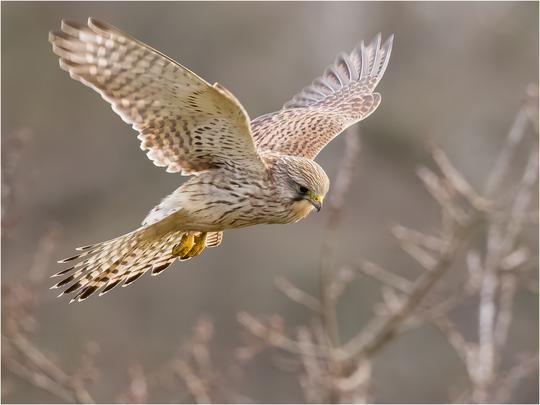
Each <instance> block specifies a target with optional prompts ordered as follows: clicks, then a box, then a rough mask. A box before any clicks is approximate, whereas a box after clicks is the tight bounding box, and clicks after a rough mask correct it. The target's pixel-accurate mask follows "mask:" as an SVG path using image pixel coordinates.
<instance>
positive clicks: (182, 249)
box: [172, 233, 193, 259]
mask: <svg viewBox="0 0 540 405" xmlns="http://www.w3.org/2000/svg"><path fill="white" fill-rule="evenodd" d="M191 248H193V234H192V233H185V234H183V235H182V239H180V242H179V243H178V244H176V245H175V246H174V247H173V249H172V254H173V256H174V257H180V259H184V258H185V257H184V256H186V255H187V254H188V253H189V252H190V250H191Z"/></svg>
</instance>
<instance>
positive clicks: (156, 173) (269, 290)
mask: <svg viewBox="0 0 540 405" xmlns="http://www.w3.org/2000/svg"><path fill="white" fill-rule="evenodd" d="M1 7H2V9H1V11H2V27H1V30H2V101H3V102H2V158H3V162H6V157H7V154H8V153H10V151H11V150H12V148H11V146H10V145H11V144H10V143H9V142H10V140H12V141H13V140H14V139H22V141H21V142H19V141H17V142H19V143H17V145H18V146H17V153H18V154H19V155H20V157H19V164H18V165H17V166H16V168H14V169H13V170H11V171H9V172H7V171H6V168H5V167H3V169H4V173H3V176H4V175H7V174H9V176H10V179H9V180H10V187H9V188H6V187H3V189H2V194H3V215H4V214H5V215H6V217H7V220H6V221H4V220H3V224H2V225H3V234H2V283H3V285H6V284H8V283H14V282H17V281H18V280H20V279H22V278H23V277H26V276H27V273H28V269H29V268H30V267H31V266H32V265H33V263H34V262H35V260H36V258H35V257H34V256H35V254H36V251H37V247H38V244H39V242H40V240H41V239H42V238H43V235H44V234H46V233H47V232H48V231H49V230H50V229H51V226H53V227H54V229H55V232H58V233H57V239H56V243H55V245H54V250H53V251H52V253H51V255H50V256H47V257H46V260H47V261H48V262H47V263H42V265H43V266H45V265H47V266H48V267H47V270H46V271H47V273H50V274H52V273H54V272H56V271H59V270H60V269H61V268H60V267H59V266H58V265H56V264H55V260H56V259H58V258H62V257H67V256H71V255H72V254H73V248H74V247H76V246H81V245H86V244H89V243H93V242H98V241H101V240H106V239H110V238H112V237H115V236H118V235H121V234H123V233H126V232H128V231H130V230H132V229H134V228H135V227H137V226H138V225H139V224H140V222H141V221H142V219H143V218H144V217H145V215H146V214H147V212H148V211H149V210H150V209H151V208H152V207H153V206H154V205H155V204H157V203H158V202H159V201H160V199H161V198H163V197H164V196H166V195H167V194H169V193H170V192H172V191H173V190H174V189H176V188H177V187H178V186H179V184H181V182H182V181H184V178H181V177H180V176H178V175H173V174H166V173H165V172H164V170H163V169H162V168H158V167H155V166H153V165H152V163H151V162H150V161H149V160H148V159H147V158H146V156H145V154H144V153H141V151H140V149H139V142H138V140H137V139H136V134H135V133H134V131H133V130H132V129H131V128H130V127H128V126H127V125H125V124H124V123H123V122H122V120H121V119H120V118H119V117H118V116H116V115H115V114H114V113H113V112H112V110H111V109H110V106H109V105H108V104H107V103H105V102H104V101H102V100H101V99H100V97H99V95H97V94H96V93H94V92H93V91H92V90H90V89H89V88H86V87H85V86H83V85H81V84H80V83H78V82H75V81H73V80H71V79H70V78H69V76H68V75H67V74H66V73H65V72H63V71H61V70H60V69H59V67H58V60H57V57H56V56H54V55H53V53H52V51H51V49H50V48H51V47H50V45H49V43H48V41H47V34H48V31H49V30H54V29H59V27H60V20H61V19H69V20H75V21H81V22H84V21H85V20H86V19H87V18H88V16H94V17H96V18H98V19H102V20H104V21H107V22H109V23H111V24H113V25H115V26H117V27H119V28H121V29H123V30H125V31H127V32H129V33H131V34H132V35H134V36H135V37H137V38H139V39H140V40H142V41H144V42H145V43H148V44H149V45H151V46H152V47H154V48H156V49H158V50H160V51H162V52H163V53H165V54H167V55H168V56H170V57H172V58H173V59H175V60H177V61H179V62H180V63H181V64H183V65H185V66H186V67H188V68H189V69H191V70H193V71H194V72H196V73H197V74H199V75H200V76H202V77H203V78H205V79H206V80H208V81H209V82H211V83H213V82H220V83H222V84H223V85H224V86H225V87H226V88H228V89H229V90H230V91H232V92H233V93H234V94H235V95H236V96H237V98H238V99H239V100H240V101H241V102H242V103H243V105H244V106H245V108H246V110H247V111H248V114H249V115H250V116H251V117H257V116H258V115H261V114H264V113H267V112H270V111H274V110H277V109H279V108H280V106H281V105H282V104H283V103H284V102H285V101H287V100H288V99H289V98H291V97H292V96H293V95H294V94H295V93H296V92H297V91H299V90H300V89H301V88H302V87H303V86H305V85H307V84H309V83H310V82H311V81H312V80H313V79H314V78H315V77H317V76H318V75H320V74H321V73H322V72H323V70H324V68H325V67H326V66H327V65H328V64H330V63H331V62H332V61H333V60H334V58H335V56H336V55H337V54H338V53H339V52H341V51H349V50H351V49H352V48H353V47H354V46H355V45H356V44H357V43H358V42H359V41H360V40H362V39H365V40H370V39H371V38H372V37H373V36H374V35H375V34H377V33H378V32H381V33H382V35H383V38H385V37H387V36H388V35H390V34H392V33H394V34H395V41H394V48H393V53H392V58H391V60H390V65H389V67H388V69H387V71H386V74H385V76H384V78H383V80H382V82H381V83H380V85H379V87H378V90H379V91H380V92H381V93H382V95H383V101H382V104H381V106H380V107H379V109H378V110H377V111H376V112H375V113H374V114H373V115H372V116H371V117H370V118H369V119H367V120H366V121H365V122H362V123H361V126H360V128H361V134H362V151H361V155H360V161H359V170H358V174H357V176H356V177H355V179H354V184H353V186H352V189H351V192H350V193H349V194H348V195H347V199H346V206H345V212H344V215H345V221H344V223H343V225H342V226H341V227H340V228H339V230H338V232H337V240H338V248H337V249H338V253H339V257H340V263H341V264H346V263H356V262H359V261H360V260H361V259H364V258H366V259H369V260H371V261H374V262H377V263H380V264H382V265H384V266H385V267H387V268H392V269H397V270H398V272H399V273H400V274H401V275H403V276H404V277H411V276H414V275H416V274H417V273H415V264H414V262H412V261H411V260H408V259H405V258H404V256H403V254H402V253H401V252H400V250H399V246H398V245H397V244H396V243H395V241H394V240H393V238H392V236H391V235H390V232H389V227H390V225H392V224H394V223H400V224H403V225H405V226H410V227H413V228H417V229H421V230H423V231H425V232H430V231H434V230H436V229H437V227H438V214H437V206H436V205H435V204H434V203H433V202H432V200H431V199H430V197H429V195H428V194H427V193H426V192H425V190H424V189H423V187H422V185H421V183H420V181H419V180H418V178H417V177H416V174H415V170H416V168H417V166H418V165H420V164H425V163H427V162H428V161H429V154H428V153H427V151H426V143H427V142H428V141H430V140H434V141H436V142H437V143H438V144H439V145H441V146H442V148H443V149H444V150H445V151H446V152H447V154H448V155H449V157H450V158H451V160H452V162H453V163H454V164H455V166H457V167H458V168H459V169H460V170H461V171H462V173H463V174H464V175H465V176H466V177H467V178H468V179H469V180H470V182H471V183H472V185H473V186H479V185H481V184H482V183H483V181H484V180H485V178H486V176H487V174H488V173H489V171H490V169H491V166H492V164H493V161H494V159H495V157H496V155H497V153H498V151H499V149H500V147H501V145H502V143H503V140H504V137H505V136H506V134H507V132H508V130H509V128H510V126H511V124H512V122H513V120H514V117H515V115H516V112H517V111H518V109H519V108H520V105H521V102H522V100H523V97H524V92H525V88H526V86H527V84H529V83H537V82H538V3H534V2H530V3H520V2H497V3H495V2H493V3H490V2H471V3H462V2H459V3H417V2H403V3H401V2H400V3H392V2H382V3H375V2H373V3H352V2H347V3H341V2H331V3H330V2H329V3H326V2H317V3H266V2H261V3H257V4H255V3H245V2H239V3H226V2H219V3H182V2H179V3H175V2H163V3H145V2H136V3H115V2H110V3H109V2H100V3H88V2H85V3H70V2H62V3H32V2H25V3H5V2H4V3H2V6H1ZM344 145H345V144H344V139H343V137H339V138H337V139H336V140H335V141H333V142H332V143H331V144H330V145H329V146H328V147H327V148H326V149H324V151H323V152H322V153H321V154H320V155H319V157H318V162H319V163H320V164H321V165H322V166H323V167H324V168H325V170H326V171H327V173H328V175H329V177H330V179H332V178H333V177H334V176H335V174H336V170H337V168H338V165H339V162H340V160H341V159H342V156H343V153H344ZM7 192H9V195H6V193H7ZM330 192H331V191H330ZM4 197H6V198H5V199H4ZM324 222H325V210H324V209H323V210H322V211H321V213H319V214H318V215H312V216H310V217H309V218H307V219H306V220H304V221H302V222H300V223H298V224H294V225H287V226H286V227H285V226H258V227H254V228H248V229H243V230H236V231H230V232H226V233H225V237H224V241H223V244H222V245H221V246H220V248H218V249H208V250H206V251H205V252H204V254H203V255H202V256H200V257H198V258H197V259H196V260H191V261H189V262H186V263H182V264H180V263H176V264H174V265H173V266H171V268H169V269H168V270H167V271H166V272H164V273H163V274H162V275H161V276H160V277H156V278H150V277H147V276H145V277H143V278H141V279H140V280H139V281H137V282H136V283H134V284H133V285H132V286H130V287H129V288H126V289H119V290H118V289H117V290H115V291H114V292H113V293H112V294H107V295H106V296H104V297H101V298H93V297H92V299H89V300H88V301H85V302H84V303H82V304H72V305H68V300H66V299H59V300H57V299H56V298H55V296H56V295H57V293H56V291H49V290H48V289H47V288H48V285H47V282H48V281H46V282H45V284H44V286H43V288H42V290H40V294H41V293H42V294H43V298H42V301H41V303H40V305H39V307H38V308H37V314H36V318H37V319H39V325H38V326H37V327H36V329H35V331H34V336H33V342H34V343H35V344H36V345H37V346H39V348H40V349H41V350H43V351H44V352H47V353H54V355H55V356H56V359H57V360H58V362H59V363H61V364H63V365H65V368H66V369H67V370H70V369H72V368H73V367H75V364H78V362H79V360H80V357H81V354H80V353H81V351H82V350H83V348H84V347H85V345H86V344H87V342H89V341H91V342H95V343H96V344H97V345H98V346H99V348H100V351H99V354H98V355H97V357H96V358H97V360H96V361H97V367H98V368H99V370H100V378H99V379H98V380H97V381H96V383H95V384H94V385H93V386H92V387H90V390H91V392H92V394H93V396H94V399H95V400H97V401H100V402H110V401H115V400H117V397H116V396H117V395H118V390H119V388H118V387H123V386H126V385H127V384H129V381H130V380H129V373H128V371H127V370H128V369H129V368H130V367H133V366H134V365H138V364H140V365H142V366H143V367H144V369H145V370H150V371H151V370H154V369H157V368H158V367H159V366H160V364H163V363H164V362H166V361H167V360H168V359H170V358H171V356H172V355H173V354H174V353H176V352H177V350H178V348H179V347H181V346H182V344H183V343H184V342H185V341H186V339H187V338H188V337H189V336H190V335H191V333H192V330H193V328H194V327H195V325H196V323H197V319H199V318H200V317H201V316H206V317H208V318H209V319H211V320H212V322H213V323H214V339H213V340H212V350H213V356H214V357H213V361H214V363H215V366H216V368H217V369H219V368H220V367H222V366H224V365H227V364H228V363H229V362H231V361H232V359H233V357H234V351H235V349H236V348H237V347H238V346H239V345H241V328H240V326H239V324H238V322H237V319H236V316H237V313H238V312H239V311H242V310H247V311H249V312H251V313H254V314H274V313H277V314H281V315H282V316H283V317H284V320H285V323H286V325H288V326H290V327H291V328H294V327H295V326H297V325H301V324H303V323H306V322H308V321H309V319H310V317H311V314H310V313H309V312H307V311H306V310H305V309H303V308H302V307H300V306H297V305H295V304H293V303H291V302H290V301H289V300H287V299H285V298H284V297H283V295H282V294H281V293H280V292H278V291H276V289H275V288H274V287H273V282H274V279H275V278H276V277H277V276H284V277H286V278H288V279H289V280H291V281H292V282H294V283H295V284H296V285H297V286H299V287H302V288H304V289H305V290H307V291H310V292H312V293H314V294H316V293H317V286H318V276H319V274H318V262H319V257H320V247H321V244H322V241H323V238H324V226H323V225H324ZM535 233H536V229H532V230H531V234H532V235H533V237H534V234H535ZM536 249H538V247H537V246H536ZM535 254H536V255H537V254H538V252H537V250H536V252H535ZM37 260H38V261H39V258H38V259H37ZM377 299H378V292H377V288H376V284H375V283H374V282H373V281H371V280H369V279H366V278H358V279H357V281H354V282H353V284H352V285H351V286H350V287H349V290H348V293H347V295H346V296H345V299H344V300H343V302H341V304H340V307H339V311H340V317H339V320H340V327H341V329H342V334H343V335H344V336H346V337H347V336H349V337H350V336H352V335H353V334H354V333H355V332H356V331H358V330H359V329H360V328H361V327H362V326H363V325H364V323H365V322H366V321H367V320H368V319H369V318H370V317H371V315H372V312H373V305H374V303H375V302H376V301H377ZM468 308H469V309H470V310H468ZM476 309H477V306H475V305H474V304H473V303H471V304H470V306H469V307H468V306H467V304H466V305H465V306H464V307H462V308H461V310H460V311H459V313H458V314H457V317H456V318H455V321H456V322H457V323H459V324H460V325H461V327H462V328H464V329H465V330H466V331H468V333H470V335H471V336H472V335H474V333H475V330H476V327H477V325H476V313H475V312H474V311H475V310H476ZM537 350H538V296H537V295H535V294H533V293H531V292H529V291H524V292H523V293H520V294H519V295H518V296H517V298H516V302H515V307H514V318H513V324H512V329H511V335H510V337H509V342H508V351H509V355H508V356H509V358H512V356H514V355H516V354H517V353H522V352H531V353H534V352H536V351H537ZM3 371H4V373H3V376H2V377H3V379H2V384H3V398H2V399H3V402H51V401H52V402H55V401H58V399H57V398H55V397H54V396H51V395H49V394H47V393H44V392H43V391H41V390H38V389H36V388H34V387H32V386H30V385H29V384H27V383H25V382H22V381H21V380H19V379H17V378H16V377H13V376H12V375H10V374H9V373H6V372H5V370H3ZM466 381H467V380H466V376H465V369H464V368H463V365H462V364H461V363H460V361H459V360H458V359H457V357H456V355H455V353H454V351H453V350H452V348H451V347H450V346H449V345H448V343H447V342H446V340H445V339H444V337H443V336H441V335H440V333H438V332H437V330H436V329H434V328H430V327H427V326H426V327H423V328H419V329H417V330H414V331H413V332H411V333H409V334H406V335H404V336H403V337H401V338H400V339H398V340H396V341H395V342H393V343H391V344H389V345H388V347H386V348H385V350H384V351H383V352H381V354H380V355H379V356H378V358H377V361H376V363H375V369H374V387H373V389H374V392H375V397H376V399H377V402H422V403H424V402H445V401H448V398H449V396H450V395H451V394H452V393H459V392H460V390H462V389H464V385H465V384H466ZM6 384H8V386H6ZM237 387H238V388H237V389H238V391H239V392H240V393H242V394H244V395H246V396H247V397H249V398H252V400H253V401H255V402H261V403H264V402H302V401H303V400H304V399H303V397H302V392H301V390H300V388H299V386H298V382H297V380H296V379H295V378H291V377H290V376H289V375H288V374H286V373H283V372H282V371H280V370H279V369H276V368H275V367H273V365H272V361H271V356H266V357H265V356H263V357H262V358H261V359H258V360H257V361H255V362H253V364H250V365H249V366H248V368H247V371H246V375H245V376H244V378H243V379H241V380H240V381H239V382H238V386H237ZM154 398H155V400H161V401H168V400H169V399H167V397H160V396H159V394H155V395H154ZM176 400H178V401H180V400H182V399H181V395H180V394H178V397H177V399H176ZM218 400H219V398H218ZM221 400H222V401H225V400H226V399H224V398H221ZM512 400H513V401H515V402H530V403H535V402H536V403H537V402H538V400H539V398H538V374H534V375H532V376H531V377H530V378H528V379H526V380H525V381H524V382H523V383H522V384H521V385H520V389H519V390H518V391H517V392H516V393H515V396H514V397H513V398H512Z"/></svg>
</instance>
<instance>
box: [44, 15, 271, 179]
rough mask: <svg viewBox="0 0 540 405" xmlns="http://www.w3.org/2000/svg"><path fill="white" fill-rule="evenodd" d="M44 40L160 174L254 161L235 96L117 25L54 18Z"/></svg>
mask: <svg viewBox="0 0 540 405" xmlns="http://www.w3.org/2000/svg"><path fill="white" fill-rule="evenodd" d="M49 41H50V42H51V43H52V44H53V51H54V53H55V54H56V55H58V56H59V57H60V67H61V68H62V69H64V70H66V71H68V72H69V74H70V76H71V77H72V78H73V79H75V80H78V81H80V82H82V83H83V84H85V85H87V86H89V87H91V88H93V89H94V90H96V91H97V92H98V93H100V94H101V96H102V97H103V98H104V99H105V100H106V101H108V102H109V103H110V104H111V105H112V108H113V110H114V111H115V112H116V113H118V114H119V115H120V117H122V119H123V120H124V121H125V122H127V123H128V124H131V125H132V126H133V128H134V129H135V130H137V131H139V136H138V138H139V139H140V140H141V149H143V150H147V151H148V152H147V155H148V157H149V158H150V159H151V160H152V161H153V162H154V164H155V165H157V166H165V167H167V171H168V172H179V171H181V172H182V174H191V173H196V172H201V171H206V170H210V169H214V168H218V167H223V166H230V165H238V166H242V167H246V166H250V165H251V166H260V167H258V168H262V167H263V162H262V160H261V159H260V157H259V155H258V153H257V150H256V148H255V145H254V143H253V138H252V136H251V130H250V124H249V118H248V116H247V114H246V112H245V111H244V109H243V107H242V105H241V104H240V103H239V102H238V100H237V99H236V98H235V97H234V96H233V95H232V94H231V93H230V92H228V91H227V90H226V89H225V88H223V87H222V86H220V85H219V84H217V83H216V84H215V85H214V86H211V85H210V84H209V83H207V82H206V81H205V80H203V79H202V78H200V77H199V76H197V75H196V74H195V73H193V72H191V71H189V70H188V69H186V68H185V67H183V66H181V65H180V64H178V63H176V62H175V61H173V60H172V59H170V58H168V57H167V56H165V55H163V54H162V53H160V52H158V51H156V50H154V49H152V48H150V47H149V46H147V45H145V44H143V43H142V42H139V41H138V40H136V39H134V38H131V37H130V36H128V35H127V34H125V33H123V32H121V31H120V30H119V29H117V28H115V27H112V26H110V25H107V24H105V23H102V22H99V21H96V20H95V19H93V18H90V19H88V25H87V26H86V25H81V24H77V23H72V22H66V21H62V26H61V31H57V32H51V33H50V35H49Z"/></svg>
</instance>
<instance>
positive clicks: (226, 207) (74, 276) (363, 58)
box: [49, 18, 393, 301]
mask: <svg viewBox="0 0 540 405" xmlns="http://www.w3.org/2000/svg"><path fill="white" fill-rule="evenodd" d="M49 41H50V42H51V43H52V48H53V52H54V53H55V54H56V55H57V56H59V58H60V67H61V68H62V69H63V70H65V71H67V72H69V75H70V76H71V78H73V79H75V80H78V81H80V82H81V83H83V84H85V85H86V86H88V87H91V88H92V89H94V90H95V91H97V92H98V93H99V94H101V97H102V98H103V99H105V100H106V101H107V102H109V103H110V104H111V106H112V109H113V110H114V111H115V112H116V113H117V114H118V115H120V117H121V118H122V119H123V120H124V121H125V122H126V123H128V124H130V125H131V126H132V127H133V128H134V129H135V130H136V131H137V132H138V138H139V140H140V141H141V149H142V150H144V151H146V154H147V156H148V158H150V160H151V161H152V162H153V163H154V164H155V165H157V166H162V167H165V168H166V170H167V172H169V173H180V174H182V175H190V176H191V177H190V178H189V180H188V181H186V182H184V183H183V184H182V185H181V186H180V187H179V188H178V189H177V190H176V191H174V192H173V193H172V194H171V195H169V196H167V197H165V198H164V199H163V200H162V201H161V203H159V204H158V205H157V206H156V207H154V208H153V209H152V210H151V211H150V213H149V214H148V215H147V217H146V218H145V219H144V221H143V222H142V225H141V226H140V227H139V228H137V229H135V230H134V231H132V232H129V233H127V234H125V235H122V236H120V237H117V238H115V239H111V240H108V241H105V242H100V243H96V244H93V245H89V246H84V247H80V248H77V250H78V251H79V253H78V254H77V255H75V256H73V257H70V258H67V259H64V260H61V261H59V263H73V265H71V267H69V268H68V269H65V270H62V271H60V272H59V273H57V274H55V275H54V276H58V277H60V276H61V277H63V279H62V280H61V281H60V282H59V283H57V284H55V285H54V286H53V287H52V288H63V289H64V291H63V292H62V294H66V293H67V294H70V293H71V294H73V298H72V300H71V301H75V300H77V301H83V300H85V299H86V298H88V297H89V296H90V295H92V294H94V293H95V292H96V291H98V290H99V291H100V295H102V294H105V293H106V292H108V291H110V290H112V289H113V288H114V287H116V286H118V285H120V284H121V285H122V286H127V285H129V284H131V283H132V282H133V281H135V280H136V279H138V278H139V277H140V276H142V275H143V274H144V273H146V272H148V271H150V272H151V274H152V275H157V274H160V273H161V272H162V271H163V270H165V269H166V268H167V267H168V266H169V265H170V264H171V263H173V262H174V261H175V260H180V261H182V260H188V259H190V258H192V257H195V256H197V255H199V254H201V252H202V251H203V250H204V249H205V248H206V247H215V246H218V245H219V244H220V243H221V241H222V238H223V231H225V230H227V229H232V228H241V227H246V226H251V225H257V224H287V223H292V222H296V221H299V220H300V219H302V218H304V217H306V216H307V215H308V214H309V213H310V212H311V211H313V210H317V211H319V210H320V209H321V206H322V203H323V200H324V197H325V195H326V193H327V192H328V187H329V180H328V176H327V175H326V173H325V172H324V170H323V169H322V168H321V166H319V165H318V164H317V163H315V161H314V160H313V159H314V158H315V157H316V156H317V154H318V153H319V152H320V151H321V149H322V148H324V147H325V146H326V144H328V143H329V142H330V141H331V140H332V139H333V138H335V137H336V136H337V135H339V134H340V133H341V132H343V131H344V130H345V129H346V128H348V127H349V126H351V125H353V124H355V123H357V122H358V121H361V120H363V119H365V118H366V117H368V116H369V115H370V114H371V113H372V112H373V111H375V109H376V108H377V107H378V106H379V104H380V102H381V95H380V94H379V93H375V92H374V91H375V87H376V86H377V84H378V83H379V81H380V80H381V78H382V76H383V74H384V71H385V70H386V67H387V65H388V61H389V59H390V52H391V49H392V41H393V36H390V37H389V38H388V39H387V40H386V41H385V42H384V43H382V42H381V35H380V34H378V35H377V36H376V37H375V38H374V39H373V40H372V42H371V43H369V44H368V45H365V44H364V42H361V43H360V44H359V45H358V46H357V47H356V48H355V49H354V50H353V51H352V52H351V53H349V54H347V53H341V54H340V55H339V56H338V57H337V59H336V61H335V62H334V64H332V65H331V66H329V67H328V68H327V69H326V71H325V72H324V74H323V75H322V76H320V77H319V78H317V79H315V80H314V81H313V82H312V84H311V85H309V86H307V87H305V88H304V89H303V90H302V91H300V92H299V93H298V94H296V95H295V96H294V97H293V98H292V99H291V100H290V101H288V102H287V103H285V104H284V105H283V107H282V108H281V109H280V110H279V111H276V112H272V113H269V114H266V115H263V116H261V117H258V118H255V119H254V120H251V121H250V119H249V117H248V115H247V113H246V111H245V109H244V107H243V106H242V104H240V102H239V101H238V100H237V99H236V97H235V96H234V95H233V94H232V93H231V92H229V91H228V90H227V89H226V88H225V87H223V86H222V85H220V84H219V83H215V84H213V85H211V84H209V83H208V82H206V81H205V80H204V79H202V78H201V77H199V76H197V75H196V74H195V73H193V72H191V71H190V70H188V69H187V68H185V67H184V66H182V65H180V64H179V63H177V62H175V61H174V60H172V59H171V58H169V57H167V56H165V55H164V54H162V53H161V52H159V51H156V50H155V49H152V48H151V47H149V46H148V45H146V44H144V43H142V42H140V41H138V40H137V39H135V38H133V37H131V36H130V35H128V34H126V33H124V32H122V31H121V30H119V29H118V28H115V27H113V26H111V25H109V24H106V23H103V22H100V21H98V20H96V19H94V18H89V19H88V23H87V25H84V24H78V23H73V22H68V21H62V24H61V30H60V31H53V32H51V33H50V34H49ZM62 294H60V295H62Z"/></svg>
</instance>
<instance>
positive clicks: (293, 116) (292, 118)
mask: <svg viewBox="0 0 540 405" xmlns="http://www.w3.org/2000/svg"><path fill="white" fill-rule="evenodd" d="M393 38H394V37H393V35H392V36H390V37H389V38H388V39H387V40H386V41H385V42H384V44H382V45H381V35H380V34H378V35H377V36H376V37H375V39H374V40H373V41H372V42H371V43H370V44H369V45H368V46H365V45H364V42H363V41H362V42H361V43H360V45H358V46H357V47H356V48H355V49H354V50H353V51H352V52H351V53H350V54H345V53H342V54H340V55H339V56H338V57H337V59H336V61H335V63H334V64H333V65H331V66H329V67H328V68H327V69H326V71H325V72H324V74H323V75H322V76H321V77H319V78H317V79H315V80H314V81H313V83H312V84H311V85H309V86H307V87H306V88H304V89H303V90H302V91H301V92H300V93H298V94H296V95H295V96H294V97H293V98H292V99H291V100H290V101H288V102H287V103H285V105H284V106H283V108H282V109H281V110H279V111H276V112H273V113H270V114H266V115H263V116H261V117H258V118H256V119H255V120H253V121H252V122H251V128H252V131H253V137H254V139H255V144H256V145H257V148H258V149H259V151H261V152H264V151H272V152H278V153H282V154H286V155H293V156H303V157H307V158H310V159H313V158H315V157H316V156H317V154H318V153H319V152H320V151H321V149H322V148H324V147H325V146H326V144H328V143H329V142H330V141H331V140H332V139H334V138H335V137H336V136H337V135H339V134H340V133H341V132H343V131H344V130H345V129H346V128H348V127H349V126H351V125H353V124H355V123H357V122H358V121H361V120H363V119H364V118H366V117H367V116H369V115H370V114H371V113H372V112H373V111H375V109H376V108H377V107H378V106H379V104H380V102H381V95H380V94H379V93H374V92H373V91H374V90H375V87H376V86H377V84H378V83H379V81H380V80H381V78H382V76H383V74H384V71H385V70H386V67H387V66H388V61H389V60H390V52H391V50H392V41H393Z"/></svg>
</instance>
